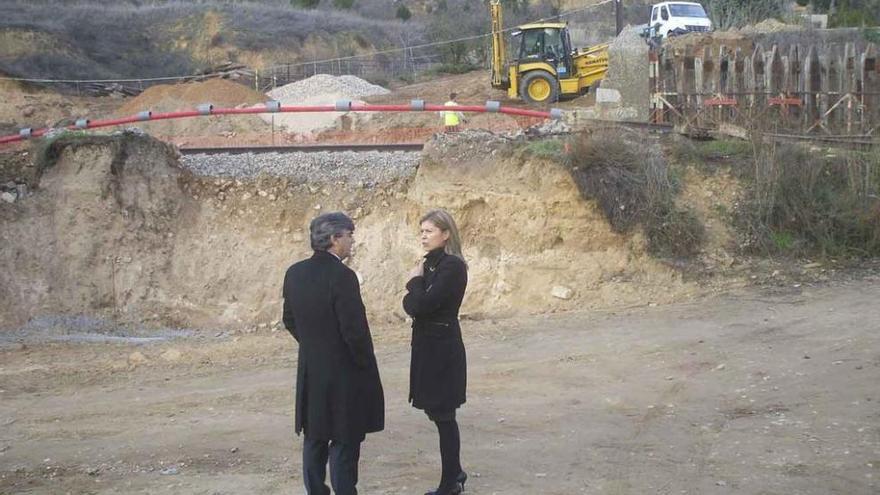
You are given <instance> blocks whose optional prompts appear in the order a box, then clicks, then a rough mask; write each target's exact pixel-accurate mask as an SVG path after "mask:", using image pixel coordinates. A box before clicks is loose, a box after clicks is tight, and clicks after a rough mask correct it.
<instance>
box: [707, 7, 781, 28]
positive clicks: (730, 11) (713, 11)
mask: <svg viewBox="0 0 880 495" xmlns="http://www.w3.org/2000/svg"><path fill="white" fill-rule="evenodd" d="M703 5H704V6H705V7H706V11H707V13H708V14H709V17H710V18H711V19H712V23H713V24H714V25H715V28H716V29H730V28H738V27H742V26H745V25H748V24H755V23H758V22H761V21H763V20H765V19H769V18H774V17H780V16H781V15H782V13H783V11H784V9H785V1H784V0H705V1H704V2H703Z"/></svg>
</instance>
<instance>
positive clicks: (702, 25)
mask: <svg viewBox="0 0 880 495" xmlns="http://www.w3.org/2000/svg"><path fill="white" fill-rule="evenodd" d="M648 29H649V31H650V32H649V36H650V37H651V38H665V37H667V36H674V35H678V34H685V33H694V32H696V33H704V32H709V31H711V30H712V21H710V20H709V16H708V15H706V11H705V10H703V6H702V5H700V4H698V3H693V2H662V3H658V4H655V5H654V7H653V8H651V22H649V23H648Z"/></svg>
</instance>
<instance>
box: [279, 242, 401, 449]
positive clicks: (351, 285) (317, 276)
mask: <svg viewBox="0 0 880 495" xmlns="http://www.w3.org/2000/svg"><path fill="white" fill-rule="evenodd" d="M283 319H284V326H285V327H287V329H288V330H289V331H290V333H291V334H292V335H293V337H294V338H295V339H296V340H297V342H299V359H298V363H297V369H296V432H297V434H299V433H300V432H303V431H304V432H305V435H306V437H307V438H309V439H313V440H336V441H340V442H359V441H362V440H363V439H364V435H365V434H367V433H371V432H376V431H381V430H382V429H383V428H384V425H385V398H384V393H383V390H382V382H381V381H380V379H379V369H378V367H377V366H376V357H375V355H374V354H373V339H372V337H371V336H370V327H369V326H368V325H367V315H366V312H365V311H364V304H363V302H362V300H361V292H360V284H359V283H358V279H357V276H356V275H355V273H354V271H352V270H351V269H350V268H348V267H347V266H345V264H343V263H342V262H341V261H340V260H339V259H338V258H337V257H336V256H334V255H333V254H332V253H329V252H326V251H315V254H314V255H313V256H312V257H311V258H309V259H306V260H303V261H300V262H299V263H296V264H294V265H293V266H291V267H290V268H288V270H287V274H286V275H285V277H284V315H283Z"/></svg>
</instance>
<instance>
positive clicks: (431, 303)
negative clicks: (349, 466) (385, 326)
mask: <svg viewBox="0 0 880 495" xmlns="http://www.w3.org/2000/svg"><path fill="white" fill-rule="evenodd" d="M419 223H420V229H421V241H422V248H424V249H425V251H427V254H426V255H425V259H424V262H421V263H419V264H418V266H416V267H415V268H414V269H413V271H412V272H410V280H409V282H408V283H407V284H406V289H407V294H406V296H404V298H403V309H404V310H405V311H406V312H407V314H409V315H410V316H412V318H413V323H412V328H413V337H412V360H411V362H410V375H409V379H410V387H409V400H410V402H412V405H413V407H415V408H417V409H422V410H423V411H425V413H426V414H427V415H428V418H430V419H431V421H433V422H434V423H436V425H437V431H438V433H439V435H440V458H441V462H442V465H443V467H442V475H441V477H440V486H439V487H438V488H437V489H436V490H434V491H430V492H428V493H426V494H425V495H456V494H459V493H461V492H462V491H464V483H465V481H466V480H467V474H465V472H464V471H463V470H462V469H461V462H460V460H459V451H460V437H459V430H458V423H457V422H456V420H455V410H456V409H458V407H459V406H461V405H462V404H464V402H465V388H466V385H467V364H466V359H465V350H464V342H462V339H461V327H460V326H459V324H458V310H459V308H460V307H461V301H462V299H463V298H464V291H465V288H466V287H467V265H466V264H465V261H464V258H463V256H462V254H461V240H460V237H459V234H458V227H456V225H455V220H453V218H452V216H451V215H450V214H449V213H448V212H446V211H444V210H433V211H430V212H428V213H427V214H426V215H425V216H424V217H422V219H421V221H420V222H419Z"/></svg>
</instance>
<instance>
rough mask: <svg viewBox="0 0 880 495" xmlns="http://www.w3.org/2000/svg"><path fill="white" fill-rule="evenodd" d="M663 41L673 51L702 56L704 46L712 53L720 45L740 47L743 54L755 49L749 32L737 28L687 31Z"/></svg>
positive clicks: (714, 52) (733, 48)
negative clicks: (704, 31)
mask: <svg viewBox="0 0 880 495" xmlns="http://www.w3.org/2000/svg"><path fill="white" fill-rule="evenodd" d="M663 43H664V46H665V47H666V49H671V50H673V51H674V52H675V53H681V54H684V53H690V54H692V55H696V56H702V54H703V50H704V49H705V48H709V50H710V52H711V53H713V54H717V53H719V51H720V49H721V47H722V46H723V47H725V48H726V49H727V50H736V49H741V50H742V51H743V53H745V54H751V53H752V51H753V50H754V49H755V41H754V40H753V39H752V38H751V37H750V36H749V33H743V32H740V31H737V30H731V31H713V32H711V33H688V34H684V35H681V36H673V37H671V38H667V39H666V40H665V41H664V42H663Z"/></svg>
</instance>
